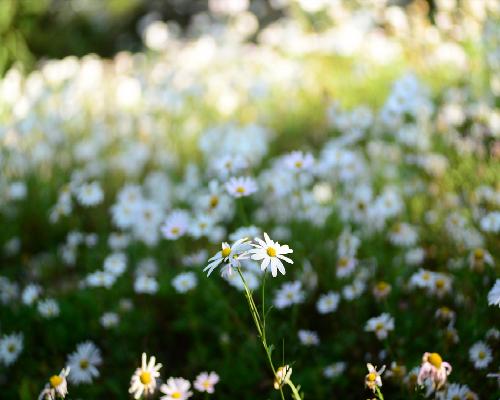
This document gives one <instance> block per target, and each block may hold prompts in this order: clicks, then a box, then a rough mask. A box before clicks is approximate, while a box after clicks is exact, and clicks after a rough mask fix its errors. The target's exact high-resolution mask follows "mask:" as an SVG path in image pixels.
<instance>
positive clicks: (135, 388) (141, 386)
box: [128, 353, 161, 399]
mask: <svg viewBox="0 0 500 400" xmlns="http://www.w3.org/2000/svg"><path fill="white" fill-rule="evenodd" d="M141 361H142V362H141V366H140V367H139V368H137V369H136V370H135V372H134V375H132V378H131V379H130V388H129V390H128V392H129V393H130V394H133V396H134V398H135V399H139V398H140V397H141V396H142V395H143V394H144V395H145V396H148V395H150V394H153V393H154V391H155V390H156V380H157V379H158V378H159V377H160V372H159V371H160V368H161V364H156V358H155V357H154V356H152V357H151V358H150V360H149V362H148V358H147V356H146V353H142V358H141Z"/></svg>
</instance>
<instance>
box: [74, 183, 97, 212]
mask: <svg viewBox="0 0 500 400" xmlns="http://www.w3.org/2000/svg"><path fill="white" fill-rule="evenodd" d="M76 198H77V199H78V202H79V203H80V204H81V205H82V206H84V207H92V206H96V205H98V204H99V203H101V202H102V200H103V199H104V192H103V191H102V189H101V186H100V185H99V183H97V182H91V183H85V184H83V185H82V186H80V187H79V188H78V189H77V191H76Z"/></svg>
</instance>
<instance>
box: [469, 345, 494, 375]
mask: <svg viewBox="0 0 500 400" xmlns="http://www.w3.org/2000/svg"><path fill="white" fill-rule="evenodd" d="M469 359H470V360H471V362H473V363H474V367H475V368H476V369H483V368H486V367H487V366H488V364H489V363H490V362H491V361H492V360H493V356H492V354H491V349H490V348H489V347H488V345H487V344H486V343H484V342H477V343H475V344H474V345H473V346H472V347H471V348H470V349H469Z"/></svg>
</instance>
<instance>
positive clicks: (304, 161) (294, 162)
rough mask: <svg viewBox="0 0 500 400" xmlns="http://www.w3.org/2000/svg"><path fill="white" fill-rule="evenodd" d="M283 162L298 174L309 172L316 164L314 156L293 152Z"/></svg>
mask: <svg viewBox="0 0 500 400" xmlns="http://www.w3.org/2000/svg"><path fill="white" fill-rule="evenodd" d="M283 161H284V163H285V165H286V167H287V168H288V169H290V170H292V171H297V172H299V171H309V170H310V169H311V168H312V166H313V164H314V158H313V156H312V154H310V153H303V152H302V151H292V152H291V153H289V154H287V155H286V156H284V158H283Z"/></svg>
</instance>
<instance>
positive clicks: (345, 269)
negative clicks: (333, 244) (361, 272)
mask: <svg viewBox="0 0 500 400" xmlns="http://www.w3.org/2000/svg"><path fill="white" fill-rule="evenodd" d="M356 263H357V262H356V259H355V258H353V257H340V258H339V260H338V261H337V277H338V278H344V277H346V276H349V275H352V273H353V272H354V268H356Z"/></svg>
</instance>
